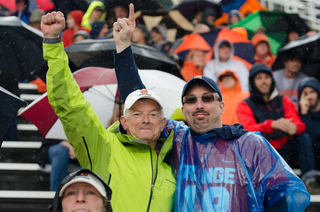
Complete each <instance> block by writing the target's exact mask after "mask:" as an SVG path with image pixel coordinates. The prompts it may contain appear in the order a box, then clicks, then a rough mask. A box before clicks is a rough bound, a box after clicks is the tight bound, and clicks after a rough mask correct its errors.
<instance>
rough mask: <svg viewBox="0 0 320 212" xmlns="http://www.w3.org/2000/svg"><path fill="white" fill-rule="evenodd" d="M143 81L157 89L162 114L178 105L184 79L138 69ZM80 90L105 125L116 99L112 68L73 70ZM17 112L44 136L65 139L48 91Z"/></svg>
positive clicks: (168, 113)
mask: <svg viewBox="0 0 320 212" xmlns="http://www.w3.org/2000/svg"><path fill="white" fill-rule="evenodd" d="M139 75H140V76H141V79H142V82H143V84H144V85H145V86H146V87H147V88H148V89H150V90H153V91H154V92H156V93H157V94H158V95H159V96H160V98H161V99H162V102H163V110H164V113H165V114H167V115H168V116H170V115H171V114H172V113H173V111H174V110H175V109H176V108H178V107H181V106H182V105H181V101H180V97H181V92H182V88H183V86H184V84H185V81H184V80H182V79H180V78H178V77H176V76H174V75H172V74H169V73H167V72H164V71H157V70H139ZM73 76H74V78H75V80H76V82H77V83H78V85H79V86H80V89H81V91H82V93H83V95H84V97H85V98H86V100H87V101H88V102H90V104H91V106H92V108H93V110H94V111H95V112H96V114H97V115H98V117H99V119H100V121H101V123H103V124H104V126H105V127H108V124H109V121H110V119H111V117H112V116H113V108H114V104H115V102H116V103H117V102H119V97H118V98H117V87H118V86H117V79H116V74H115V71H114V69H108V68H101V67H87V68H84V69H81V70H78V71H76V72H74V73H73ZM18 115H20V116H22V117H24V118H26V119H28V120H29V121H30V122H31V123H33V124H34V125H36V126H37V127H38V129H39V131H40V132H41V133H42V135H43V136H44V137H45V138H51V139H66V136H65V134H64V131H63V128H62V125H61V122H60V120H59V119H58V117H57V115H56V114H55V112H54V111H53V109H52V108H51V106H50V104H49V101H48V96H47V93H45V94H43V95H42V96H41V97H40V98H38V99H37V100H35V101H34V102H32V103H31V104H30V105H29V106H28V107H26V108H25V109H24V110H23V111H21V112H20V113H19V114H18Z"/></svg>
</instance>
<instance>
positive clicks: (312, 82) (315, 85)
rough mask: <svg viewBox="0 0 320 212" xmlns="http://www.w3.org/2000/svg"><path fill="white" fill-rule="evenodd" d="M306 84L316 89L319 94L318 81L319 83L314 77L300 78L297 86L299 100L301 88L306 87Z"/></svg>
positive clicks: (319, 94)
mask: <svg viewBox="0 0 320 212" xmlns="http://www.w3.org/2000/svg"><path fill="white" fill-rule="evenodd" d="M307 86H308V87H311V88H313V89H314V90H316V91H317V93H318V96H320V83H319V81H318V80H317V79H316V78H314V77H307V78H305V79H303V80H301V82H300V84H299V87H298V95H299V100H300V96H301V93H302V90H303V88H304V87H307Z"/></svg>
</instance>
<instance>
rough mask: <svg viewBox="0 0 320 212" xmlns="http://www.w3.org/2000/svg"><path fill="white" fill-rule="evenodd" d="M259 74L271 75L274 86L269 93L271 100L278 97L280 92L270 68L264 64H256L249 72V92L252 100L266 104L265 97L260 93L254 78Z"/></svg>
mask: <svg viewBox="0 0 320 212" xmlns="http://www.w3.org/2000/svg"><path fill="white" fill-rule="evenodd" d="M259 72H265V73H267V74H269V75H270V76H271V78H272V84H271V87H270V91H269V99H273V98H274V97H276V96H277V95H278V90H277V89H276V82H275V80H274V78H273V75H272V70H271V68H270V67H269V66H267V65H266V64H264V63H256V64H254V65H253V66H252V67H251V69H250V71H249V91H250V98H252V99H253V100H254V101H256V102H264V100H263V97H262V95H261V93H260V91H259V90H258V89H257V87H256V86H255V84H254V76H255V75H256V74H257V73H259Z"/></svg>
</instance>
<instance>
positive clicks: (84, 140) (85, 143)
mask: <svg viewBox="0 0 320 212" xmlns="http://www.w3.org/2000/svg"><path fill="white" fill-rule="evenodd" d="M82 140H83V142H84V145H85V146H86V149H87V154H88V158H89V162H90V170H91V171H92V161H91V157H90V153H89V149H88V145H87V142H86V139H85V138H84V137H83V136H82Z"/></svg>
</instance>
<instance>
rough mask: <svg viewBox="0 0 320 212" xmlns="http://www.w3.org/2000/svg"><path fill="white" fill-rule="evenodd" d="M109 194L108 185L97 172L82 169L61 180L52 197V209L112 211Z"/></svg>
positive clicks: (59, 210) (61, 210)
mask: <svg viewBox="0 0 320 212" xmlns="http://www.w3.org/2000/svg"><path fill="white" fill-rule="evenodd" d="M111 195H112V191H111V189H110V187H109V186H108V185H107V183H106V182H105V181H104V180H103V179H102V178H101V177H100V176H99V175H98V174H96V173H94V172H92V171H90V170H88V169H82V170H79V171H75V172H72V173H70V174H68V175H67V176H66V177H65V178H64V179H63V180H62V181H61V183H60V184H59V186H58V188H57V189H56V193H55V196H54V199H53V211H54V212H68V211H76V210H88V211H95V212H112V207H111V204H110V199H111Z"/></svg>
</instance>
